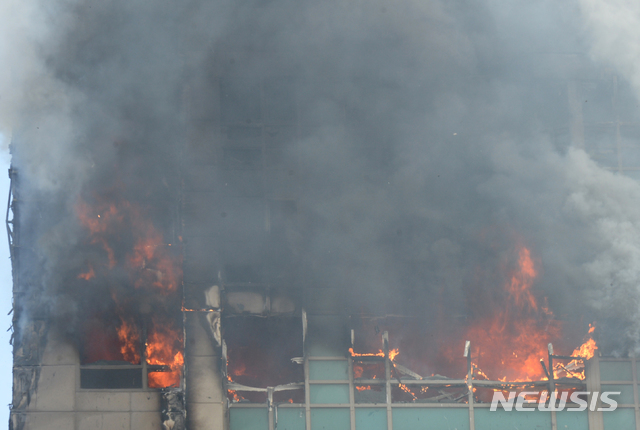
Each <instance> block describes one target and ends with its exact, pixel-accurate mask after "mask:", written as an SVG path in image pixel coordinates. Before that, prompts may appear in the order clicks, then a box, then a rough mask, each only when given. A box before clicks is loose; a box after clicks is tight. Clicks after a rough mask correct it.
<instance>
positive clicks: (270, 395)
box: [267, 387, 276, 430]
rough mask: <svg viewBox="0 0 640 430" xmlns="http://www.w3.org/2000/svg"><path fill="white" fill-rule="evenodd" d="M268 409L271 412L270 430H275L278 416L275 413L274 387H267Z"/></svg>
mask: <svg viewBox="0 0 640 430" xmlns="http://www.w3.org/2000/svg"><path fill="white" fill-rule="evenodd" d="M267 408H268V410H269V430H274V429H275V419H276V414H275V413H274V412H273V387H267Z"/></svg>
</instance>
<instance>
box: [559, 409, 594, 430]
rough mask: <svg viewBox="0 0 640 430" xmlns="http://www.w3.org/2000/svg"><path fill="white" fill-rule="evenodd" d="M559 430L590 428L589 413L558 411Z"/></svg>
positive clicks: (583, 429)
mask: <svg viewBox="0 0 640 430" xmlns="http://www.w3.org/2000/svg"><path fill="white" fill-rule="evenodd" d="M556 420H557V422H558V430H585V429H588V428H589V415H588V412H587V411H586V410H585V411H581V412H575V411H558V412H556Z"/></svg>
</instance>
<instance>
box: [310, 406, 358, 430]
mask: <svg viewBox="0 0 640 430" xmlns="http://www.w3.org/2000/svg"><path fill="white" fill-rule="evenodd" d="M311 428H312V429H313V430H350V429H351V419H350V417H349V408H340V409H337V408H312V409H311Z"/></svg>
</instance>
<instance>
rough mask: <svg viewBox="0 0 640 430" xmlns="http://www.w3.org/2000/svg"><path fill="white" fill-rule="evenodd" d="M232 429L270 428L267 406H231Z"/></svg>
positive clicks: (230, 427)
mask: <svg viewBox="0 0 640 430" xmlns="http://www.w3.org/2000/svg"><path fill="white" fill-rule="evenodd" d="M229 414H230V415H229V429H230V430H268V429H269V413H268V412H267V408H266V407H264V406H261V407H259V408H231V409H230V410H229Z"/></svg>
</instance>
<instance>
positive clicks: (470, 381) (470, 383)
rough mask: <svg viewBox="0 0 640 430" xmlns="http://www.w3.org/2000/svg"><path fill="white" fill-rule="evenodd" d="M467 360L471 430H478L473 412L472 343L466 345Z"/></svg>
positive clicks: (468, 342)
mask: <svg viewBox="0 0 640 430" xmlns="http://www.w3.org/2000/svg"><path fill="white" fill-rule="evenodd" d="M463 357H466V358H467V389H468V390H469V399H468V403H469V430H476V417H475V412H474V410H473V402H474V399H473V366H472V363H471V341H469V340H468V341H466V342H465V344H464V355H463Z"/></svg>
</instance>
